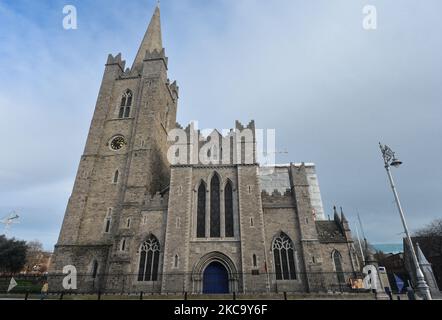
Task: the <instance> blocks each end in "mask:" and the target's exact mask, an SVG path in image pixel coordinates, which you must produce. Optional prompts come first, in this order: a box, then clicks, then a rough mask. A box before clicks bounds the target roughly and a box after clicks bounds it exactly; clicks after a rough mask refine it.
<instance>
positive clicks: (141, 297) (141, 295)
mask: <svg viewBox="0 0 442 320" xmlns="http://www.w3.org/2000/svg"><path fill="white" fill-rule="evenodd" d="M143 294H144V293H143V291H141V293H140V300H141V301H143Z"/></svg>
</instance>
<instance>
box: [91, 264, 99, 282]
mask: <svg viewBox="0 0 442 320" xmlns="http://www.w3.org/2000/svg"><path fill="white" fill-rule="evenodd" d="M97 275H98V261H97V260H95V261H94V264H93V265H92V279H96V278H97Z"/></svg>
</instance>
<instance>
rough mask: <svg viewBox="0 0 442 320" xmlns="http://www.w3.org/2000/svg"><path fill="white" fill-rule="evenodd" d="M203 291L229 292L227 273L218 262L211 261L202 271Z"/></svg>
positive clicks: (208, 292)
mask: <svg viewBox="0 0 442 320" xmlns="http://www.w3.org/2000/svg"><path fill="white" fill-rule="evenodd" d="M203 286H204V288H203V292H204V293H205V294H226V293H229V274H228V272H227V270H226V268H225V267H224V266H223V265H222V264H221V263H219V262H213V263H211V264H210V265H208V266H207V268H206V270H205V271H204V278H203Z"/></svg>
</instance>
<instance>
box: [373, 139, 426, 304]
mask: <svg viewBox="0 0 442 320" xmlns="http://www.w3.org/2000/svg"><path fill="white" fill-rule="evenodd" d="M379 145H380V148H381V151H382V156H383V158H384V163H385V169H386V170H387V175H388V179H389V180H390V184H391V189H392V190H393V194H394V198H395V200H396V205H397V207H398V209H399V214H400V216H401V220H402V225H403V226H404V230H405V235H406V237H407V242H408V246H409V247H410V252H411V257H412V259H413V263H414V265H415V268H416V279H417V288H418V289H419V291H420V293H421V295H422V296H423V298H424V299H425V300H431V294H430V288H429V287H428V285H427V283H426V282H425V277H424V274H423V273H422V270H421V268H420V266H419V261H418V260H417V256H416V251H415V250H414V246H413V242H412V241H411V237H410V232H409V231H408V226H407V222H406V221H405V216H404V211H403V210H402V205H401V202H400V200H399V195H398V192H397V190H396V186H395V184H394V180H393V176H392V174H391V170H390V169H391V167H392V166H393V167H395V168H398V167H399V166H400V165H401V164H402V162H401V161H399V160H398V159H397V158H396V156H395V153H394V152H393V150H391V149H390V148H389V147H388V146H383V145H382V144H379Z"/></svg>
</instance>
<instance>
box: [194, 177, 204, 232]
mask: <svg viewBox="0 0 442 320" xmlns="http://www.w3.org/2000/svg"><path fill="white" fill-rule="evenodd" d="M196 220H197V230H196V236H197V238H205V237H206V185H205V184H204V182H201V185H200V187H199V189H198V209H197V218H196Z"/></svg>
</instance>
